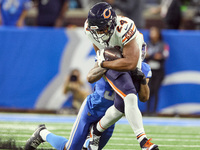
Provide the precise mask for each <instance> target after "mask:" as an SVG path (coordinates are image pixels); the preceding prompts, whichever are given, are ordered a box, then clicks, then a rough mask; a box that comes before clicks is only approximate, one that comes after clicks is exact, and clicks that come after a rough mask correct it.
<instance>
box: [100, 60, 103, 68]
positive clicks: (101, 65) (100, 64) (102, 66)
mask: <svg viewBox="0 0 200 150" xmlns="http://www.w3.org/2000/svg"><path fill="white" fill-rule="evenodd" d="M103 62H104V60H103V61H102V62H101V64H100V66H101V68H104V67H103Z"/></svg>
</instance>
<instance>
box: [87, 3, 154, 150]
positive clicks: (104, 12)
mask: <svg viewBox="0 0 200 150" xmlns="http://www.w3.org/2000/svg"><path fill="white" fill-rule="evenodd" d="M84 28H85V33H86V35H87V37H88V38H89V40H90V41H91V42H92V43H93V47H94V50H95V52H96V54H97V62H98V65H99V67H102V68H106V69H108V71H107V72H106V74H105V76H106V79H107V81H108V82H109V83H110V85H111V87H112V88H113V89H114V90H115V92H116V93H117V94H116V95H115V99H114V105H113V106H112V107H110V108H109V109H108V110H107V111H106V114H105V116H104V117H103V118H102V119H101V120H100V121H99V122H98V123H96V124H94V125H93V126H92V128H91V132H90V135H91V140H90V143H89V148H90V149H92V150H98V149H99V148H98V145H99V144H98V143H99V142H98V141H99V139H100V137H101V134H102V133H103V132H104V130H105V129H107V128H108V127H109V126H110V125H112V124H114V123H115V122H116V121H117V120H119V119H120V118H121V116H122V114H125V117H126V119H127V120H128V122H129V124H130V126H131V128H132V129H133V131H134V133H135V135H136V137H137V140H138V142H139V144H140V147H141V149H142V150H158V146H157V145H156V144H154V143H151V142H150V140H151V139H147V136H146V134H145V131H144V127H143V121H142V114H141V112H140V110H139V108H138V98H137V86H136V84H135V83H133V82H131V81H132V77H131V76H133V73H134V72H133V70H135V69H136V68H138V69H141V62H142V46H143V45H144V38H143V35H142V34H141V33H140V32H139V31H138V30H137V28H136V26H135V24H134V21H133V20H131V19H129V18H127V17H123V16H117V15H116V13H115V11H114V10H113V9H112V7H111V5H110V4H108V3H106V2H100V3H97V4H95V5H94V6H93V7H92V8H91V9H90V10H89V13H88V18H87V20H86V21H85V25H84ZM106 47H118V49H119V50H120V51H121V53H122V54H123V57H122V58H119V59H115V60H112V61H107V60H106V59H105V57H104V56H105V55H104V52H105V50H104V49H105V48H106ZM143 84H144V85H145V84H146V83H145V80H144V82H143Z"/></svg>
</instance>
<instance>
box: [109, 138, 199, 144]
mask: <svg viewBox="0 0 200 150" xmlns="http://www.w3.org/2000/svg"><path fill="white" fill-rule="evenodd" d="M111 140H114V141H118V140H120V141H122V138H119V137H112V138H111ZM123 140H126V141H133V139H132V138H123ZM153 140H154V141H163V140H165V141H183V142H199V143H200V140H189V139H162V138H159V139H157V138H153Z"/></svg>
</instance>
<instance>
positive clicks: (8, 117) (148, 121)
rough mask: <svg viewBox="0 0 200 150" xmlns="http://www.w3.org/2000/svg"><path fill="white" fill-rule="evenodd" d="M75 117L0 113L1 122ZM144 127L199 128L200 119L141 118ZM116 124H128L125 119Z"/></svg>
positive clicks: (72, 118) (70, 118) (60, 120)
mask: <svg viewBox="0 0 200 150" xmlns="http://www.w3.org/2000/svg"><path fill="white" fill-rule="evenodd" d="M75 119H76V116H67V115H52V114H50V115H49V114H27V113H0V122H1V121H8V122H9V121H16V122H51V123H65V122H66V123H74V122H75ZM143 122H144V125H155V126H157V125H160V126H200V118H179V117H143ZM117 123H118V124H128V121H127V120H126V118H125V117H123V118H122V119H120V120H119V121H118V122H117Z"/></svg>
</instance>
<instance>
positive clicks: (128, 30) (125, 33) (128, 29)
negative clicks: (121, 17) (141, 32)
mask: <svg viewBox="0 0 200 150" xmlns="http://www.w3.org/2000/svg"><path fill="white" fill-rule="evenodd" d="M119 34H120V37H121V42H122V45H126V44H127V43H129V42H130V41H131V40H132V39H134V38H135V37H136V36H137V34H138V33H137V28H136V26H135V24H134V22H133V21H131V20H129V21H128V23H127V25H123V28H122V31H121V33H119Z"/></svg>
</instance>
